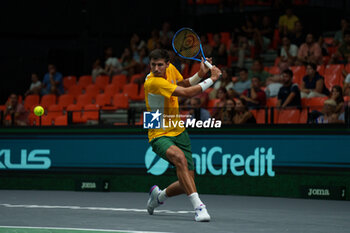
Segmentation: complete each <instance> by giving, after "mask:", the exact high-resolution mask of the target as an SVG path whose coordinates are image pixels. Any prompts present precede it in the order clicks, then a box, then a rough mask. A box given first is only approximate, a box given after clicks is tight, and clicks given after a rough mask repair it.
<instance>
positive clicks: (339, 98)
mask: <svg viewBox="0 0 350 233" xmlns="http://www.w3.org/2000/svg"><path fill="white" fill-rule="evenodd" d="M329 99H332V100H334V101H335V102H336V103H337V107H336V109H335V112H336V113H338V114H340V113H342V112H343V111H344V96H343V90H342V88H341V86H339V85H335V86H333V87H332V90H331V96H330V97H329Z"/></svg>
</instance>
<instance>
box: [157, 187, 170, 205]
mask: <svg viewBox="0 0 350 233" xmlns="http://www.w3.org/2000/svg"><path fill="white" fill-rule="evenodd" d="M165 190H166V189H163V190H162V191H160V193H159V195H158V201H159V202H164V201H165V200H166V199H167V198H168V196H167V195H166V191H165Z"/></svg>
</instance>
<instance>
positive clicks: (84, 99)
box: [76, 94, 93, 106]
mask: <svg viewBox="0 0 350 233" xmlns="http://www.w3.org/2000/svg"><path fill="white" fill-rule="evenodd" d="M92 100H93V96H92V95H89V94H82V95H79V96H78V98H77V103H76V105H79V106H84V105H87V104H92Z"/></svg>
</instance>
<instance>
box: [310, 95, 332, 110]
mask: <svg viewBox="0 0 350 233" xmlns="http://www.w3.org/2000/svg"><path fill="white" fill-rule="evenodd" d="M327 99H328V97H327V96H324V97H313V98H309V99H308V100H307V102H306V104H307V106H309V107H310V110H311V111H312V110H318V111H320V110H322V108H323V102H324V101H325V100H327Z"/></svg>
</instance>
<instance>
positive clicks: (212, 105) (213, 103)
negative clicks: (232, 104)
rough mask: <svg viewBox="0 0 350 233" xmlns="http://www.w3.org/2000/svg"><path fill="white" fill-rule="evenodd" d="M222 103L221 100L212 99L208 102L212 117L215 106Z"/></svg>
mask: <svg viewBox="0 0 350 233" xmlns="http://www.w3.org/2000/svg"><path fill="white" fill-rule="evenodd" d="M218 102H220V99H211V100H209V102H208V111H209V112H210V115H211V114H213V111H214V107H215V105H216V104H217V103H218Z"/></svg>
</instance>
